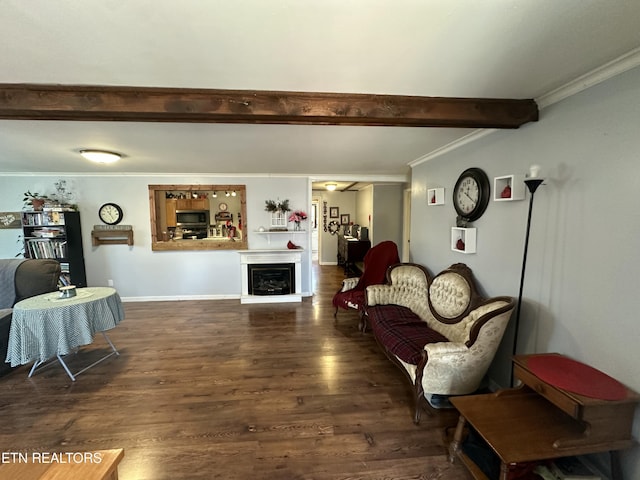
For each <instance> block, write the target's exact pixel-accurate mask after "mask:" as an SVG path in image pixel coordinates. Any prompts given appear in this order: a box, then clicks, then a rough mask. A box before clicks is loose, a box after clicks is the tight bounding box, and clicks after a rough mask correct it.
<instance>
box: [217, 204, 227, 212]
mask: <svg viewBox="0 0 640 480" xmlns="http://www.w3.org/2000/svg"><path fill="white" fill-rule="evenodd" d="M218 208H219V209H220V211H221V212H226V211H227V208H229V206H228V205H227V204H226V203H224V202H222V203H220V204H219V205H218Z"/></svg>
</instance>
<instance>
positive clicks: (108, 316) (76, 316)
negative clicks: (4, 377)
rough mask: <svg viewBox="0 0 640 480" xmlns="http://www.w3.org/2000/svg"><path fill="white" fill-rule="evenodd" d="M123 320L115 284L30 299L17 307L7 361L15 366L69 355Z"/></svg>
mask: <svg viewBox="0 0 640 480" xmlns="http://www.w3.org/2000/svg"><path fill="white" fill-rule="evenodd" d="M123 319H124V309H123V307H122V302H121V300H120V296H119V295H118V292H116V290H115V289H113V288H111V287H87V288H79V289H77V295H76V296H75V297H72V298H60V294H59V293H58V292H53V293H45V294H43V295H37V296H35V297H31V298H27V299H26V300H22V301H21V302H18V303H16V304H15V306H14V307H13V318H12V320H11V330H10V332H9V348H8V349H7V359H6V361H7V362H9V363H11V366H12V367H15V366H17V365H24V364H27V363H30V362H33V361H36V360H39V361H42V362H44V361H46V360H48V359H49V358H52V357H55V356H56V355H66V354H68V353H71V352H73V351H74V350H75V349H76V348H78V347H80V346H82V345H89V344H90V343H92V342H93V336H94V335H95V333H96V332H103V331H105V330H110V329H112V328H114V327H115V326H116V325H118V323H120V322H121V321H122V320H123Z"/></svg>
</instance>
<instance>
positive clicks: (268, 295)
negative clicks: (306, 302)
mask: <svg viewBox="0 0 640 480" xmlns="http://www.w3.org/2000/svg"><path fill="white" fill-rule="evenodd" d="M301 262H302V250H301V249H297V250H289V249H287V250H243V251H241V252H240V268H241V269H242V276H241V277H242V280H241V281H242V295H241V297H240V303H284V302H289V303H290V302H301V301H302V294H301V292H302V282H301V279H302V269H301ZM285 271H286V272H287V273H286V274H285ZM255 272H259V273H265V272H266V273H267V275H266V276H267V279H266V283H264V284H263V285H262V286H261V288H263V289H266V290H267V291H266V292H265V291H261V292H259V293H256V292H255V286H256V285H255V276H254V273H255ZM288 272H291V273H290V275H291V277H289V276H288V275H289V273H288ZM285 275H286V276H287V278H286V280H288V283H289V287H288V290H289V291H288V292H287V293H285V290H284V289H282V288H283V287H282V285H281V283H282V282H283V281H284V280H285V279H284V278H283V277H284V276H285ZM262 276H263V277H264V276H265V275H262ZM281 289H282V290H281ZM268 290H272V291H268Z"/></svg>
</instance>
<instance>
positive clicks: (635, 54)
mask: <svg viewBox="0 0 640 480" xmlns="http://www.w3.org/2000/svg"><path fill="white" fill-rule="evenodd" d="M638 66H640V47H638V48H636V49H634V50H631V51H630V52H627V53H625V54H624V55H621V56H620V57H618V58H616V59H614V60H612V61H610V62H608V63H605V64H604V65H602V66H600V67H598V68H595V69H593V70H591V71H590V72H587V73H585V74H584V75H581V76H579V77H578V78H576V79H574V80H572V81H570V82H568V83H566V84H564V85H562V86H561V87H559V88H556V89H554V90H551V91H550V92H547V93H545V94H544V95H541V96H540V97H538V98H537V99H536V103H537V104H538V107H539V108H540V110H542V109H543V108H545V107H549V106H551V105H554V104H556V103H558V102H560V101H562V100H564V99H565V98H568V97H571V96H573V95H575V94H577V93H580V92H582V91H583V90H586V89H588V88H590V87H593V86H594V85H598V84H599V83H602V82H605V81H607V80H609V79H610V78H613V77H615V76H617V75H620V74H621V73H624V72H626V71H628V70H631V69H633V68H636V67H638Z"/></svg>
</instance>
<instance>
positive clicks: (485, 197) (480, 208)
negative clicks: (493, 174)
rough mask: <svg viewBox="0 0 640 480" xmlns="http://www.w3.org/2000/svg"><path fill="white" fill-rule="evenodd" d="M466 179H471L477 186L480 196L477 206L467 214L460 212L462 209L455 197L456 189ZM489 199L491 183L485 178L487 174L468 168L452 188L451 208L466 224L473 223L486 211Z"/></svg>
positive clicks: (477, 169)
mask: <svg viewBox="0 0 640 480" xmlns="http://www.w3.org/2000/svg"><path fill="white" fill-rule="evenodd" d="M467 177H471V178H473V179H474V180H475V181H476V183H477V184H478V188H479V190H480V192H479V194H480V195H479V197H478V204H477V205H476V208H474V209H473V210H471V211H470V212H468V213H467V212H464V211H462V209H461V208H460V206H459V205H458V200H457V195H456V194H457V192H458V187H459V186H460V184H461V183H462V182H463V181H464V179H465V178H467ZM490 197H491V183H490V182H489V177H488V176H487V174H486V173H484V170H482V169H480V168H476V167H472V168H468V169H466V170H465V171H464V172H462V173H461V174H460V176H459V177H458V180H457V181H456V185H455V187H454V188H453V207H454V208H455V209H456V212H457V213H458V215H459V216H460V217H461V218H463V219H464V220H466V221H467V222H473V221H474V220H477V219H479V218H480V217H481V216H482V214H483V213H484V212H485V210H486V209H487V206H488V205H489V199H490Z"/></svg>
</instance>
